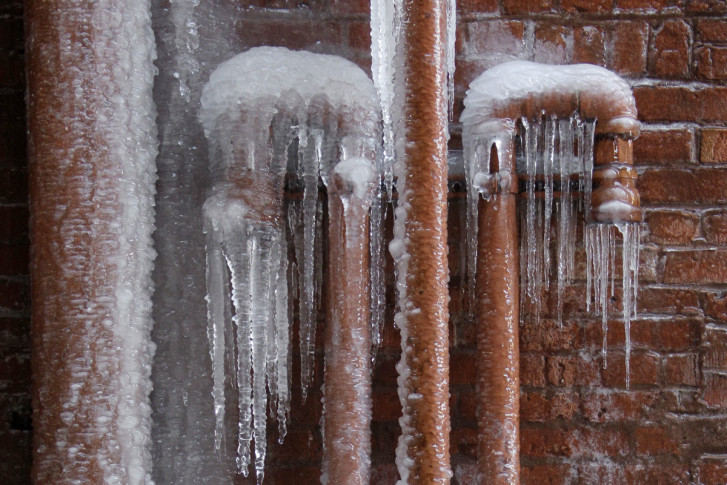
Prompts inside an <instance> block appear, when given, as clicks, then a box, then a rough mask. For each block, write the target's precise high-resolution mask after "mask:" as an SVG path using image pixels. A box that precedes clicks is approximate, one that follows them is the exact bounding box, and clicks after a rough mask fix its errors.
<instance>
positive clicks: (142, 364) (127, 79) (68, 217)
mask: <svg viewBox="0 0 727 485" xmlns="http://www.w3.org/2000/svg"><path fill="white" fill-rule="evenodd" d="M148 10H149V6H148V2H145V1H133V2H129V1H118V0H110V1H108V2H105V4H104V6H102V7H101V6H97V5H96V4H95V3H94V2H65V1H59V0H30V1H28V2H26V12H25V13H26V29H27V35H26V38H27V39H28V44H27V54H28V55H27V61H28V124H29V131H30V138H29V167H30V210H31V244H32V261H31V275H32V300H33V307H32V349H33V350H32V352H33V359H32V373H33V454H34V456H33V468H32V472H31V477H32V481H33V482H34V483H40V484H45V483H110V482H114V481H116V480H118V481H120V482H121V481H123V482H124V483H129V484H132V483H133V484H135V483H144V482H145V481H146V480H149V479H150V468H151V455H150V453H149V450H148V448H149V443H150V427H151V424H150V421H151V417H150V414H151V410H150V408H149V404H148V393H149V391H150V389H151V382H150V381H149V375H148V372H149V371H148V370H147V369H148V366H150V356H151V353H152V350H151V348H150V346H151V344H150V341H149V331H150V328H151V318H150V309H151V301H150V296H149V293H150V291H149V290H150V288H151V279H150V272H151V264H152V256H151V253H150V252H151V251H152V250H151V230H152V227H153V209H152V206H153V185H154V174H153V166H154V156H155V151H156V139H155V133H154V113H153V105H152V103H151V89H152V77H153V74H151V73H152V72H153V71H152V70H153V65H152V62H151V59H152V57H153V56H152V54H153V49H154V45H153V35H152V33H151V21H150V18H149V13H148ZM109 20H115V21H109ZM132 37H133V39H131V38H132ZM130 39H131V42H134V43H135V45H136V48H137V49H138V50H137V51H136V52H137V53H138V54H141V56H140V57H135V56H131V55H129V52H128V49H129V47H130V45H129V44H126V42H129V40H130ZM132 98H138V99H141V100H142V104H141V105H136V104H135V101H134V100H133V99H132ZM127 103H128V104H127ZM150 108H152V109H151V111H150V112H149V111H146V112H143V113H142V112H140V111H139V109H141V110H142V111H143V110H149V109H150ZM129 143H131V144H133V147H130V145H129ZM130 214H133V215H130Z"/></svg>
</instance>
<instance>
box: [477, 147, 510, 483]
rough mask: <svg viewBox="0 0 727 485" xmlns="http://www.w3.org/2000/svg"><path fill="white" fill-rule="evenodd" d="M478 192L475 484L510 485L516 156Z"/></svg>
mask: <svg viewBox="0 0 727 485" xmlns="http://www.w3.org/2000/svg"><path fill="white" fill-rule="evenodd" d="M504 148H505V150H503V152H502V153H503V155H504V156H503V160H502V162H503V164H502V166H499V167H498V165H499V163H498V155H497V151H496V150H494V149H493V150H492V152H493V153H492V156H491V157H490V163H491V166H492V170H491V173H492V174H493V177H490V178H489V179H488V182H491V183H489V184H488V185H487V186H484V187H481V188H480V190H481V191H482V192H483V193H484V194H486V195H487V196H486V197H480V198H479V206H480V207H479V211H478V221H477V224H478V226H479V227H478V234H479V236H478V241H477V251H478V258H477V274H476V285H477V302H476V308H475V310H476V312H477V320H478V326H477V401H478V406H479V407H478V412H477V424H478V431H479V432H478V437H477V449H478V452H477V454H478V462H477V467H478V473H477V476H478V482H479V483H483V484H484V483H487V484H501V485H511V484H516V483H519V475H520V433H519V417H520V399H519V396H520V368H519V362H520V353H519V351H520V346H519V341H518V324H519V320H518V318H519V303H518V302H519V291H518V279H519V278H518V274H517V270H515V269H514V268H518V267H519V266H518V237H517V236H518V231H517V190H518V184H517V183H516V181H515V174H516V171H515V150H514V146H513V145H512V144H510V145H509V146H506V147H504Z"/></svg>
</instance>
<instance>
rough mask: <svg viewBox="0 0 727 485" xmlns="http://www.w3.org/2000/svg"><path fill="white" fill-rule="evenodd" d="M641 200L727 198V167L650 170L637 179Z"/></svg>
mask: <svg viewBox="0 0 727 485" xmlns="http://www.w3.org/2000/svg"><path fill="white" fill-rule="evenodd" d="M636 184H637V187H638V189H639V192H640V193H641V201H642V202H645V203H651V202H659V203H661V202H684V203H692V204H715V203H723V202H727V170H720V169H711V168H710V169H697V170H693V171H692V170H676V169H659V170H647V171H646V172H645V173H644V174H643V175H641V176H640V177H639V179H638V181H637V183H636Z"/></svg>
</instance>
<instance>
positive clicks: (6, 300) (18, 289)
mask: <svg viewBox="0 0 727 485" xmlns="http://www.w3.org/2000/svg"><path fill="white" fill-rule="evenodd" d="M29 304H30V295H29V288H28V284H27V283H25V282H21V281H13V280H0V311H2V310H11V311H21V310H25V309H26V308H28V306H29Z"/></svg>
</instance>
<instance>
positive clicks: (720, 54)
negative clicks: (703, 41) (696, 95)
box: [694, 46, 727, 81]
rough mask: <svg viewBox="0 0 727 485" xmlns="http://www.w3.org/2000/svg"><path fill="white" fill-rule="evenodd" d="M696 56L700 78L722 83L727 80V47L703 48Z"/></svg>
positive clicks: (697, 51)
mask: <svg viewBox="0 0 727 485" xmlns="http://www.w3.org/2000/svg"><path fill="white" fill-rule="evenodd" d="M694 54H695V58H696V64H697V76H698V77H699V78H701V79H706V80H720V81H724V80H725V79H727V47H714V46H702V47H700V48H698V49H697V50H696V51H695V52H694Z"/></svg>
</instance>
